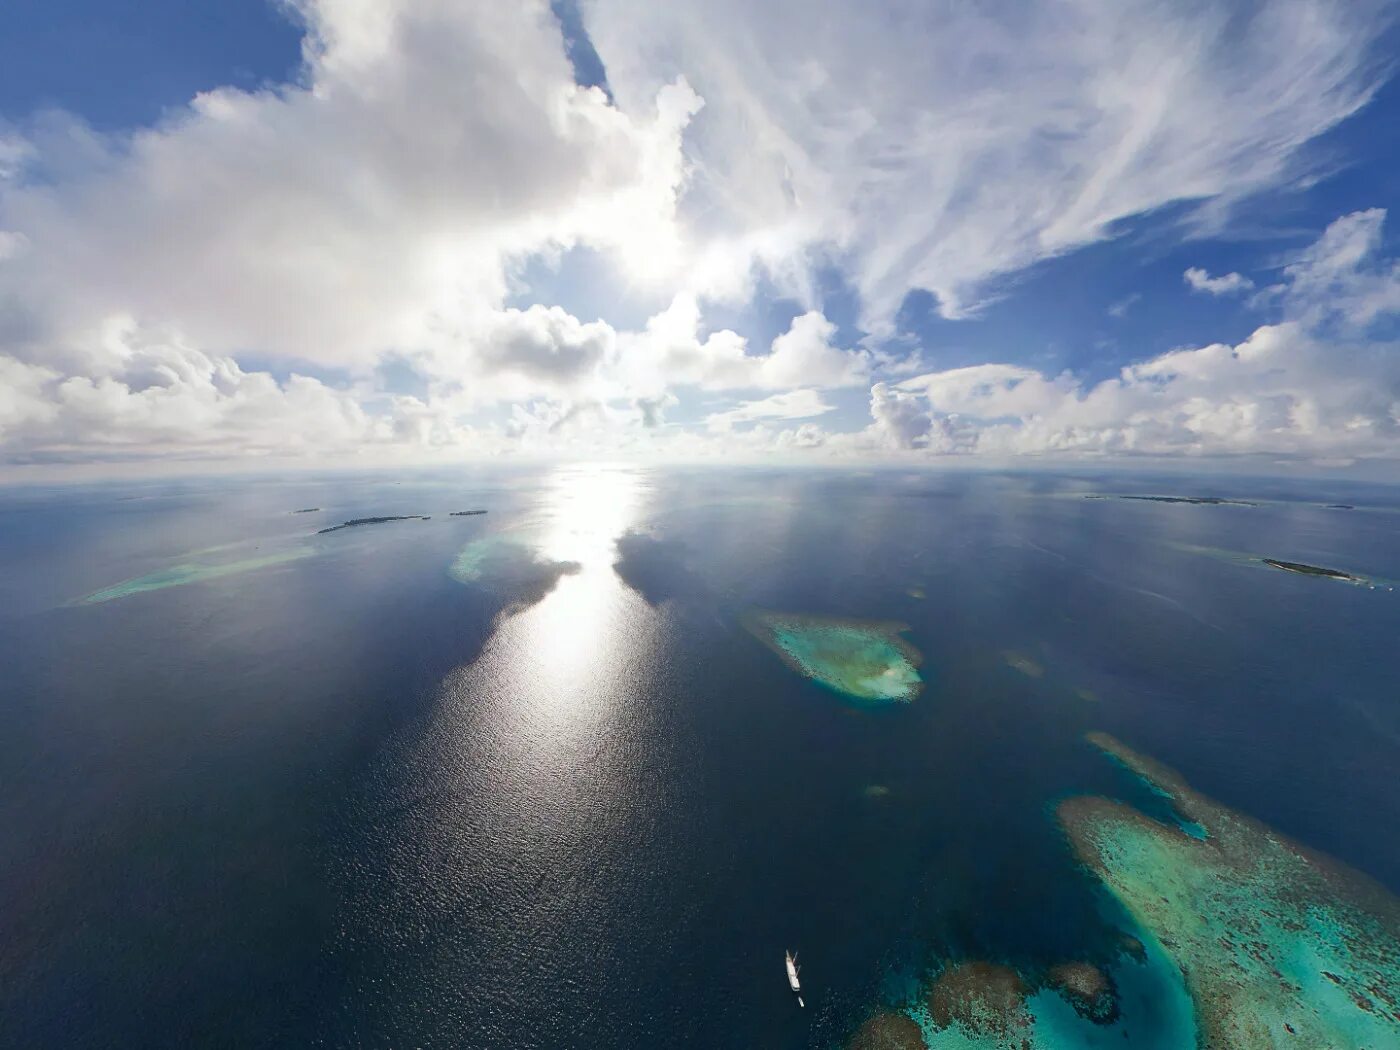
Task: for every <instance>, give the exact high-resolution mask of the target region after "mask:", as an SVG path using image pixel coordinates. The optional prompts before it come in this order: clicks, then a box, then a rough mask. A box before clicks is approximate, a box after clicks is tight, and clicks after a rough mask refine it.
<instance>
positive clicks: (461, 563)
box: [447, 536, 523, 583]
mask: <svg viewBox="0 0 1400 1050" xmlns="http://www.w3.org/2000/svg"><path fill="white" fill-rule="evenodd" d="M521 553H523V546H522V544H521V543H520V541H519V540H517V539H515V538H514V537H512V536H483V537H481V538H480V539H478V540H472V542H471V543H468V544H467V545H466V546H465V547H463V548H462V549H461V550H460V551H458V552H457V557H456V558H454V559H453V560H452V564H451V565H450V566H449V567H448V569H447V574H448V575H449V576H451V577H452V578H453V579H454V580H456V581H457V582H458V583H475V582H476V581H477V580H480V579H481V578H482V577H483V576H484V575H485V574H486V571H487V569H488V567H489V564H490V563H491V562H492V561H506V560H510V559H511V558H512V556H513V555H514V556H518V555H520V554H521Z"/></svg>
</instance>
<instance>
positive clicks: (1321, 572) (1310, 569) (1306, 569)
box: [1260, 558, 1366, 583]
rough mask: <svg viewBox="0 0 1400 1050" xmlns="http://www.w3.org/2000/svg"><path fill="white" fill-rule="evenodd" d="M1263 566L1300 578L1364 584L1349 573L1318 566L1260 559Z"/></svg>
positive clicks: (1357, 577)
mask: <svg viewBox="0 0 1400 1050" xmlns="http://www.w3.org/2000/svg"><path fill="white" fill-rule="evenodd" d="M1260 561H1262V562H1263V563H1264V564H1265V565H1272V566H1273V567H1274V568H1275V569H1282V570H1283V571H1284V572H1296V573H1298V574H1299V575H1300V576H1321V577H1323V578H1324V579H1328V580H1342V581H1344V582H1346V583H1365V582H1366V580H1365V579H1364V578H1363V577H1360V576H1356V575H1354V574H1352V573H1349V572H1342V570H1341V569H1325V568H1323V567H1322V566H1320V565H1308V564H1307V563H1305V562H1301V561H1280V560H1279V559H1277V558H1261V559H1260Z"/></svg>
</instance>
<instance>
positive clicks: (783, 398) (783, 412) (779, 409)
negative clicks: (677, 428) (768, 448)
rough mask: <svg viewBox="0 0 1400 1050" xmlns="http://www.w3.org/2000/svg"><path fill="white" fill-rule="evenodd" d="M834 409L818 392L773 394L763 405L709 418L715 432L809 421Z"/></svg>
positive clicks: (740, 406)
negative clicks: (764, 422) (744, 425)
mask: <svg viewBox="0 0 1400 1050" xmlns="http://www.w3.org/2000/svg"><path fill="white" fill-rule="evenodd" d="M832 408H833V406H831V405H828V404H827V403H826V402H825V401H823V400H822V396H821V394H820V393H818V392H817V391H815V390H788V391H786V392H784V393H781V394H772V395H770V396H769V397H765V398H763V399H762V400H761V401H741V402H740V403H739V404H738V405H737V406H736V407H734V408H731V409H729V410H728V411H727V412H714V413H711V414H710V415H708V416H706V417H705V425H706V426H708V427H709V428H710V429H711V430H721V431H724V430H729V429H731V428H732V427H733V426H734V425H735V424H739V423H752V422H755V421H757V420H760V419H809V418H811V417H812V416H820V415H824V414H825V413H827V412H830V411H831V410H832Z"/></svg>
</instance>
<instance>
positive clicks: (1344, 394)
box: [862, 211, 1400, 461]
mask: <svg viewBox="0 0 1400 1050" xmlns="http://www.w3.org/2000/svg"><path fill="white" fill-rule="evenodd" d="M1383 218H1384V213H1383V212H1380V211H1369V212H1359V213H1356V214H1354V215H1348V216H1344V217H1342V218H1340V219H1338V220H1337V221H1336V222H1335V223H1333V224H1332V225H1331V226H1330V227H1329V228H1328V229H1327V230H1326V231H1325V232H1324V234H1323V235H1322V237H1321V238H1320V239H1319V240H1318V241H1317V243H1316V244H1314V245H1313V246H1311V247H1310V248H1309V249H1307V250H1306V251H1305V252H1303V253H1302V255H1301V257H1300V258H1299V260H1298V261H1297V262H1296V263H1295V264H1293V265H1291V266H1289V267H1287V268H1286V269H1285V271H1284V273H1285V282H1284V283H1283V284H1282V285H1280V286H1279V288H1278V295H1279V297H1280V299H1281V301H1282V305H1283V312H1284V319H1283V320H1280V321H1279V322H1278V323H1274V324H1267V325H1263V326H1262V327H1260V328H1258V329H1257V330H1256V331H1255V332H1254V333H1253V334H1252V335H1250V336H1249V338H1248V339H1246V340H1244V341H1243V342H1241V343H1238V344H1235V345H1230V344H1226V343H1214V344H1210V345H1208V346H1202V347H1197V348H1189V349H1181V350H1174V351H1171V352H1170V353H1166V354H1162V355H1160V356H1158V357H1154V358H1151V359H1149V360H1146V361H1143V362H1140V363H1137V364H1132V365H1129V366H1127V367H1125V368H1123V369H1122V370H1121V372H1120V373H1119V374H1118V375H1117V376H1115V377H1113V378H1111V379H1106V380H1104V381H1102V382H1099V383H1096V384H1085V383H1083V382H1082V381H1080V380H1078V379H1077V378H1076V377H1074V376H1072V375H1070V374H1068V373H1065V374H1061V375H1055V376H1047V375H1044V374H1042V373H1040V372H1038V371H1036V370H1035V369H1032V368H1027V367H1023V366H1018V365H1006V364H986V365H976V366H973V367H969V368H959V369H952V370H948V371H942V372H931V373H927V374H925V375H921V376H917V377H914V378H911V379H908V380H905V381H903V382H901V383H899V384H898V385H897V386H895V387H894V388H890V387H886V386H883V385H877V386H876V387H875V388H873V390H872V396H871V414H872V416H873V419H874V422H873V423H872V425H871V426H870V427H869V428H868V430H867V431H866V432H865V433H864V435H862V436H863V438H864V439H865V441H866V443H867V446H868V445H883V446H884V447H887V448H890V449H920V448H923V449H929V450H931V451H935V452H964V453H996V454H1008V455H1016V454H1033V455H1044V454H1074V455H1082V454H1155V455H1171V454H1186V455H1244V454H1264V453H1268V454H1284V455H1299V456H1307V457H1312V458H1317V457H1332V458H1336V459H1339V460H1342V461H1345V460H1348V459H1351V458H1358V457H1368V456H1385V457H1394V456H1396V455H1400V345H1397V344H1395V343H1393V342H1390V341H1387V340H1380V341H1377V340H1373V339H1371V338H1369V337H1368V334H1367V333H1368V331H1369V328H1368V327H1367V326H1368V325H1369V324H1370V323H1371V322H1373V321H1375V320H1376V319H1377V318H1379V317H1380V316H1381V315H1382V314H1394V313H1396V312H1397V311H1400V269H1397V267H1396V265H1395V264H1394V263H1393V262H1389V261H1386V260H1382V259H1379V258H1378V257H1377V250H1378V246H1379V243H1380V223H1381V221H1382V219H1383ZM1324 299H1325V301H1326V308H1325V309H1323V308H1322V306H1321V303H1322V302H1323V300H1324ZM1337 319H1341V321H1342V322H1343V324H1342V325H1340V326H1339V325H1338V324H1336V323H1334V322H1335V321H1337Z"/></svg>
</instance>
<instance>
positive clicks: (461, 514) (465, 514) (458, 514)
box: [448, 510, 486, 518]
mask: <svg viewBox="0 0 1400 1050" xmlns="http://www.w3.org/2000/svg"><path fill="white" fill-rule="evenodd" d="M485 513H486V512H485V511H484V510H454V511H452V512H451V513H450V514H448V517H449V518H470V517H472V516H473V515H475V514H485Z"/></svg>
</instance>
